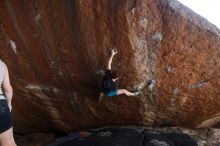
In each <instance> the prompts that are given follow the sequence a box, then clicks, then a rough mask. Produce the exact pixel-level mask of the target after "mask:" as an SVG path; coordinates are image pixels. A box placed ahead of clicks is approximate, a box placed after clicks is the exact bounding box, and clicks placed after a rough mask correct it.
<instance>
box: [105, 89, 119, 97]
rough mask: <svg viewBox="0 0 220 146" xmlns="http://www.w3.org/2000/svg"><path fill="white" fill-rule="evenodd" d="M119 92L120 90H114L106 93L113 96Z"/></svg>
mask: <svg viewBox="0 0 220 146" xmlns="http://www.w3.org/2000/svg"><path fill="white" fill-rule="evenodd" d="M117 93H118V90H114V91H111V92H108V93H106V95H107V96H108V97H112V96H117Z"/></svg>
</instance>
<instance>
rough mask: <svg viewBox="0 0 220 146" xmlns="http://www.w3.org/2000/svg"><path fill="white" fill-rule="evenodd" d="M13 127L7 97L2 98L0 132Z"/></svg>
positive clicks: (0, 101)
mask: <svg viewBox="0 0 220 146" xmlns="http://www.w3.org/2000/svg"><path fill="white" fill-rule="evenodd" d="M11 127H12V114H11V111H10V109H9V107H8V104H7V101H6V100H5V99H0V134H1V133H3V132H5V131H7V130H8V129H10V128H11Z"/></svg>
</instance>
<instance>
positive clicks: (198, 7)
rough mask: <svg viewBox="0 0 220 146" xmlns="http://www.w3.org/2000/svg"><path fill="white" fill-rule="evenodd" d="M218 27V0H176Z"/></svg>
mask: <svg viewBox="0 0 220 146" xmlns="http://www.w3.org/2000/svg"><path fill="white" fill-rule="evenodd" d="M178 1H179V2H181V3H182V4H184V5H185V6H187V7H189V8H190V9H192V10H193V11H195V12H196V13H198V14H200V15H201V16H203V17H204V18H206V19H207V20H208V21H210V22H211V23H213V24H214V25H215V26H217V27H218V28H220V0H178Z"/></svg>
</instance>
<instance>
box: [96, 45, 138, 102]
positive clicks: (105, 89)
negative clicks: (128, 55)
mask: <svg viewBox="0 0 220 146" xmlns="http://www.w3.org/2000/svg"><path fill="white" fill-rule="evenodd" d="M117 53H118V51H117V50H116V49H111V56H110V58H109V60H108V65H107V70H106V72H105V76H104V77H103V79H102V83H101V92H100V93H99V101H101V99H102V97H103V96H104V95H106V96H108V97H112V96H117V95H121V94H125V95H127V96H138V95H140V94H141V92H140V90H137V91H136V92H134V93H132V92H129V91H128V90H126V89H117V87H116V84H115V81H117V80H118V79H119V77H115V78H114V77H113V74H112V71H111V64H112V59H113V57H114V55H115V54H117Z"/></svg>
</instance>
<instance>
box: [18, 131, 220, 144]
mask: <svg viewBox="0 0 220 146" xmlns="http://www.w3.org/2000/svg"><path fill="white" fill-rule="evenodd" d="M132 128H136V127H132ZM139 128H140V127H139ZM144 129H147V130H151V131H152V130H153V131H159V132H165V133H166V132H169V133H170V132H172V133H173V132H174V133H184V134H188V135H189V136H190V137H191V138H193V139H194V140H195V141H196V142H197V143H198V146H219V145H220V129H214V128H206V129H188V128H182V127H166V128H152V127H145V128H144ZM15 139H16V142H17V144H18V146H46V145H47V144H49V143H53V142H54V141H55V138H54V134H40V133H36V134H31V135H27V136H18V135H15Z"/></svg>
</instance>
